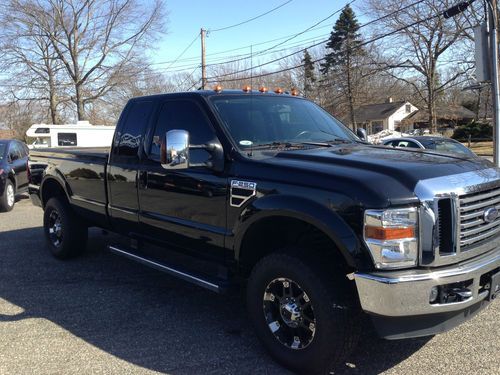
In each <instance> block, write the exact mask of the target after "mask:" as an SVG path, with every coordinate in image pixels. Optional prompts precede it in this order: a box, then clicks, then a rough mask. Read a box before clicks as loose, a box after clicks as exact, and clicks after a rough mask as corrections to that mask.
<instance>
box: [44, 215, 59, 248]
mask: <svg viewBox="0 0 500 375" xmlns="http://www.w3.org/2000/svg"><path fill="white" fill-rule="evenodd" d="M48 228H49V238H50V242H51V243H52V245H54V246H55V247H59V246H60V245H61V242H62V239H63V231H62V223H61V216H59V213H58V212H57V211H55V210H54V211H52V212H51V213H50V216H49V225H48Z"/></svg>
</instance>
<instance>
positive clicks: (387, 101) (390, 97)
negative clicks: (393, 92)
mask: <svg viewBox="0 0 500 375" xmlns="http://www.w3.org/2000/svg"><path fill="white" fill-rule="evenodd" d="M385 102H386V103H392V102H393V100H392V96H389V97H388V98H387V100H386V101H385Z"/></svg>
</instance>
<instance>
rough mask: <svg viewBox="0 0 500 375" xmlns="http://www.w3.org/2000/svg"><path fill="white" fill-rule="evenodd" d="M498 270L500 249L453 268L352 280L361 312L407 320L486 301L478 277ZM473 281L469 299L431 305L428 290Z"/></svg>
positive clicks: (357, 275)
mask: <svg viewBox="0 0 500 375" xmlns="http://www.w3.org/2000/svg"><path fill="white" fill-rule="evenodd" d="M499 267H500V245H498V246H497V248H496V249H495V250H492V251H490V252H489V253H487V254H485V255H483V256H480V257H477V258H474V259H472V260H469V261H465V262H462V263H459V264H456V265H453V266H448V267H443V268H439V269H435V270H429V269H427V270H420V269H415V270H402V271H389V272H374V273H355V274H354V279H355V281H356V287H357V289H358V294H359V298H360V302H361V307H362V308H363V310H364V311H366V312H368V313H371V314H375V315H381V316H387V317H409V316H416V315H428V314H438V313H446V312H453V311H460V310H463V309H466V308H468V307H470V306H472V305H475V304H476V303H478V302H480V301H482V300H484V299H485V298H487V297H488V295H489V292H488V291H481V292H480V288H481V286H480V279H481V276H483V275H485V274H487V273H489V272H492V271H495V270H498V268H499ZM463 281H472V285H471V286H470V287H469V289H470V290H471V291H472V296H471V297H470V298H468V299H466V300H464V301H461V302H453V303H446V304H431V303H430V302H429V298H430V293H431V289H432V287H434V286H443V285H447V284H452V283H458V282H463Z"/></svg>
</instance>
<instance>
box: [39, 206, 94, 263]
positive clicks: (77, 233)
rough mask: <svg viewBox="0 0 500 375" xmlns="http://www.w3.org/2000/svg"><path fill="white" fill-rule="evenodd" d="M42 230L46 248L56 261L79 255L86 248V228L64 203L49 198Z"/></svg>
mask: <svg viewBox="0 0 500 375" xmlns="http://www.w3.org/2000/svg"><path fill="white" fill-rule="evenodd" d="M43 228H44V232H45V239H46V242H47V246H48V248H49V250H50V252H51V253H52V255H53V256H54V257H56V258H58V259H68V258H73V257H75V256H77V255H80V254H81V253H82V252H83V251H84V250H85V248H86V245H87V236H88V229H87V226H86V225H84V223H83V222H82V221H81V220H80V219H79V218H78V217H77V216H76V215H75V213H74V212H73V210H72V209H71V207H70V206H69V204H68V203H67V202H66V201H63V200H61V199H58V198H51V199H49V201H48V202H47V204H46V205H45V211H44V214H43Z"/></svg>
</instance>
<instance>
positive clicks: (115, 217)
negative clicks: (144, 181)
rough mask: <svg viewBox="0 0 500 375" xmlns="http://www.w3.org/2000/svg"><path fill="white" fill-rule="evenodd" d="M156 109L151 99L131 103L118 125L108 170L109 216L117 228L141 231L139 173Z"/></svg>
mask: <svg viewBox="0 0 500 375" xmlns="http://www.w3.org/2000/svg"><path fill="white" fill-rule="evenodd" d="M153 110H154V102H153V101H151V100H133V101H130V102H129V103H128V104H127V106H126V107H125V109H124V112H123V114H122V116H121V118H120V121H119V123H118V127H117V129H116V132H115V136H114V139H113V148H112V151H111V155H110V161H109V164H108V168H107V186H108V201H109V214H110V216H111V219H112V226H113V228H114V229H115V230H116V231H117V232H120V233H123V234H131V233H137V232H138V227H137V225H138V222H139V218H138V212H139V202H138V197H137V170H138V169H139V153H140V152H141V151H142V141H143V139H144V133H145V132H146V130H147V129H148V126H149V121H150V119H151V117H152V113H153Z"/></svg>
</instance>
